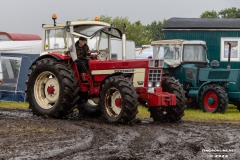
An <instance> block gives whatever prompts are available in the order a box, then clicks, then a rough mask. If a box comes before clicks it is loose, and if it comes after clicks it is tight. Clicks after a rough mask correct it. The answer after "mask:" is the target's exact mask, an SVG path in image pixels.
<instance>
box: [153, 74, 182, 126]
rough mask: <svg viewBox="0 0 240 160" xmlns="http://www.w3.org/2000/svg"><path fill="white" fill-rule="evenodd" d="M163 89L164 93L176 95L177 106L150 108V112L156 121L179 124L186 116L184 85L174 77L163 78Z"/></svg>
mask: <svg viewBox="0 0 240 160" xmlns="http://www.w3.org/2000/svg"><path fill="white" fill-rule="evenodd" d="M162 86H163V87H162V88H163V91H164V92H169V93H172V94H175V95H176V99H177V105H176V106H170V107H150V108H149V111H150V114H151V117H152V118H153V120H154V121H158V122H177V121H180V120H181V118H182V117H183V116H184V108H185V103H186V99H185V93H184V90H183V87H182V85H181V84H180V83H179V82H178V81H177V80H176V79H175V78H173V77H169V76H165V77H163V83H162Z"/></svg>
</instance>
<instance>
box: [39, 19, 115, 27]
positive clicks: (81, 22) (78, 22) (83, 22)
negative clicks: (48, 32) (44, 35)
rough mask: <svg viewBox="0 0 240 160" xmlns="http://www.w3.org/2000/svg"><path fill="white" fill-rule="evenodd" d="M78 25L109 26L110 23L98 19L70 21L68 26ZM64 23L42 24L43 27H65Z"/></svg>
mask: <svg viewBox="0 0 240 160" xmlns="http://www.w3.org/2000/svg"><path fill="white" fill-rule="evenodd" d="M78 25H101V26H108V27H110V26H111V25H110V24H108V23H105V22H100V21H74V22H72V21H71V23H70V26H78ZM66 26H67V24H66V23H56V26H54V24H44V25H43V28H53V27H66Z"/></svg>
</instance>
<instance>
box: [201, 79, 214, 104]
mask: <svg viewBox="0 0 240 160" xmlns="http://www.w3.org/2000/svg"><path fill="white" fill-rule="evenodd" d="M209 84H216V85H218V83H213V82H209V81H208V82H204V83H203V84H202V85H201V86H200V87H199V89H198V93H197V96H196V100H197V102H198V100H199V94H200V93H201V90H202V89H203V87H204V86H206V85H209Z"/></svg>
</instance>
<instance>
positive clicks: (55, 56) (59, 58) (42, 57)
mask: <svg viewBox="0 0 240 160" xmlns="http://www.w3.org/2000/svg"><path fill="white" fill-rule="evenodd" d="M44 58H53V59H56V60H57V61H61V60H70V59H71V57H69V56H62V55H60V54H56V53H52V54H45V55H43V56H40V57H38V58H37V59H36V60H35V61H34V62H33V63H32V65H34V64H36V62H37V61H39V60H41V59H44ZM32 65H31V67H32Z"/></svg>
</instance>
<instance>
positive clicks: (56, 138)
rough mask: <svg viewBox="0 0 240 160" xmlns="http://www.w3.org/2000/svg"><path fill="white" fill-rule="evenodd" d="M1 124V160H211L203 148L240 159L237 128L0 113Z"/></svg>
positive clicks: (209, 124)
mask: <svg viewBox="0 0 240 160" xmlns="http://www.w3.org/2000/svg"><path fill="white" fill-rule="evenodd" d="M0 124H1V125H0V159H64V160H65V159H75V160H79V159H80V160H81V159H83V160H89V159H104V160H105V159H151V160H152V159H153V160H154V159H174V160H175V159H197V160H198V159H199V160H200V159H201V160H202V159H209V158H210V155H211V154H212V153H204V152H203V151H202V150H204V149H205V150H207V149H234V150H235V151H234V153H225V154H227V155H228V156H229V157H228V159H240V148H239V147H240V145H239V142H240V125H239V124H226V123H195V122H182V123H175V124H171V123H169V124H168V123H167V124H156V123H152V122H151V121H147V123H146V124H144V123H135V124H133V125H110V124H106V123H105V122H104V121H103V120H102V119H80V120H56V119H44V118H41V117H36V116H32V115H31V113H30V112H26V111H19V110H14V111H12V110H10V111H8V110H4V111H3V110H1V109H0Z"/></svg>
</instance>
